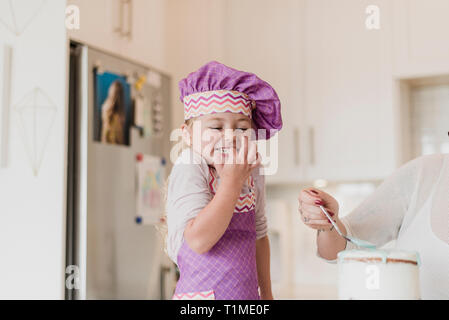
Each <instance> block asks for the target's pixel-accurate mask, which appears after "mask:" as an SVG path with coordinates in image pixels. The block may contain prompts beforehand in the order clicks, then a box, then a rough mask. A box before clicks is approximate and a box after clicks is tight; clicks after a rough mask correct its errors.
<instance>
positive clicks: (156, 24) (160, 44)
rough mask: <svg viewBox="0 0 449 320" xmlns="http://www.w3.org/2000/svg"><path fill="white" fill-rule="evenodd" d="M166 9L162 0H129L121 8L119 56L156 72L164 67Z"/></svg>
mask: <svg viewBox="0 0 449 320" xmlns="http://www.w3.org/2000/svg"><path fill="white" fill-rule="evenodd" d="M115 1H116V2H117V3H119V2H120V1H117V0H115ZM111 2H113V1H111ZM116 6H117V4H116ZM165 8H166V3H165V0H151V1H149V0H132V1H130V2H129V4H126V3H125V5H123V6H122V9H123V12H121V14H122V18H123V23H122V29H123V32H122V35H121V36H120V38H121V39H120V42H121V46H120V54H121V55H122V56H125V57H128V58H130V59H133V60H135V61H137V62H140V63H145V64H147V65H151V66H153V67H157V68H159V69H162V68H164V67H165V62H166V61H165V59H166V58H165V54H164V52H165V39H166V38H165V37H166V34H165V28H164V26H165V17H164V13H165ZM113 9H114V8H113ZM113 11H114V10H113ZM113 19H118V18H113ZM115 24H117V23H116V22H115ZM128 32H129V33H130V34H129V36H128V35H127V33H128ZM115 36H117V34H116V35H115Z"/></svg>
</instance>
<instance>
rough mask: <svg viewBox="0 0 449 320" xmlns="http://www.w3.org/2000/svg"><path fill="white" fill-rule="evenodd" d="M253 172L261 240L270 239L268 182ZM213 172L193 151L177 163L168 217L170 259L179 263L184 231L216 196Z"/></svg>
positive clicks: (171, 179)
mask: <svg viewBox="0 0 449 320" xmlns="http://www.w3.org/2000/svg"><path fill="white" fill-rule="evenodd" d="M258 172H259V170H257V169H256V170H253V172H252V173H251V175H252V176H253V179H254V185H255V189H256V190H255V191H256V205H255V215H256V233H257V239H260V238H262V237H264V236H266V235H267V218H266V215H265V179H264V176H262V175H259V173H258ZM209 181H210V172H209V167H208V164H207V163H206V161H205V159H204V158H203V157H201V155H199V154H198V153H196V152H194V151H192V150H191V149H185V150H183V152H182V153H181V155H180V156H179V158H178V159H177V160H176V162H175V164H174V166H173V169H172V171H171V173H170V176H169V178H168V189H167V201H166V213H167V229H168V230H167V238H166V248H167V253H168V256H169V257H170V258H171V259H172V260H173V261H174V262H175V263H177V256H178V251H179V249H180V248H181V245H182V243H183V241H184V230H185V227H186V225H187V223H188V222H189V220H191V219H193V218H195V217H196V215H197V214H198V213H199V212H200V211H201V210H202V209H203V208H204V207H206V206H207V204H208V203H209V202H210V201H211V200H212V198H213V194H212V192H211V190H210V188H209Z"/></svg>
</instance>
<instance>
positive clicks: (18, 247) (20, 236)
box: [0, 0, 67, 299]
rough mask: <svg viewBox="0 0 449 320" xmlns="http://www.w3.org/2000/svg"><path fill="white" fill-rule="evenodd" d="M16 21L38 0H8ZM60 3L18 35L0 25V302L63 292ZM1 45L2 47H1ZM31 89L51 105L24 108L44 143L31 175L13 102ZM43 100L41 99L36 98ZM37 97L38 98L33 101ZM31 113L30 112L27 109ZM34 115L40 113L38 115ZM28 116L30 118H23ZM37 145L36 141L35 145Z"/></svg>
mask: <svg viewBox="0 0 449 320" xmlns="http://www.w3.org/2000/svg"><path fill="white" fill-rule="evenodd" d="M1 2H2V3H1V9H0V13H1V18H3V19H5V21H9V20H8V19H10V18H11V15H10V14H9V13H8V12H7V11H6V9H7V8H8V6H5V5H7V4H8V1H3V0H2V1H1ZM12 3H13V4H14V5H13V6H14V8H15V11H14V14H15V17H16V19H17V22H18V23H19V24H23V23H24V22H26V21H28V16H32V15H33V13H34V10H35V9H36V10H37V9H38V7H39V4H40V3H41V1H34V0H33V1H27V2H25V1H20V2H17V1H13V2H12ZM65 3H66V2H65V1H61V0H48V1H46V2H44V6H43V7H42V8H41V9H40V10H39V11H38V13H37V15H36V16H35V18H34V19H33V20H31V22H30V24H29V26H28V27H27V28H26V29H25V30H24V32H23V33H22V34H21V35H20V36H16V35H14V34H12V33H11V32H10V31H9V30H7V29H6V28H5V27H4V25H0V45H3V44H5V43H7V44H9V45H11V46H12V47H13V50H14V54H13V69H12V92H11V100H12V101H11V102H12V107H11V114H10V115H11V117H10V128H11V131H10V139H9V146H10V148H9V166H8V167H7V168H6V169H0V299H13V298H20V299H34V298H39V299H60V298H63V297H64V263H65V252H64V243H65V192H66V188H65V162H66V159H65V154H66V143H65V142H66V60H67V50H66V30H65V26H64V19H65V13H64V12H65ZM1 49H3V48H1ZM36 87H39V88H40V89H41V90H42V91H43V92H46V94H47V95H48V97H49V98H50V100H51V101H52V103H53V104H54V107H55V111H56V113H55V118H54V122H53V125H52V126H51V129H50V130H49V131H46V130H45V128H48V124H49V123H51V122H49V121H50V120H51V117H50V116H51V114H49V113H45V111H43V112H42V110H40V111H38V112H37V116H38V118H37V119H38V120H37V122H36V123H37V126H36V128H37V130H36V134H34V133H33V131H32V130H31V128H32V115H33V112H32V109H28V110H27V111H28V112H27V111H25V110H24V115H25V116H24V118H25V119H26V120H25V121H28V123H27V127H26V129H28V130H31V131H28V132H26V136H27V137H28V138H31V139H30V140H28V141H30V145H32V144H33V141H34V137H35V138H36V139H37V143H38V144H40V142H41V141H45V137H43V135H45V134H46V133H47V132H48V133H49V135H48V140H47V144H46V146H45V151H44V153H43V157H42V163H41V166H40V170H39V171H38V174H37V175H35V174H34V172H33V170H32V169H31V166H30V162H29V158H28V155H27V152H26V148H25V146H24V139H22V136H21V134H22V133H23V132H24V131H23V129H22V128H21V122H20V121H21V120H20V113H19V112H18V111H16V109H15V105H16V104H17V103H19V102H20V100H21V98H22V97H23V96H24V95H26V94H28V93H29V92H31V91H32V90H33V89H34V88H36ZM39 100H44V101H39ZM42 102H45V99H42V97H41V98H40V99H38V101H37V103H38V104H40V103H42ZM30 112H31V113H30ZM41 116H42V117H41ZM30 120H31V121H30ZM40 147H41V146H39V148H40Z"/></svg>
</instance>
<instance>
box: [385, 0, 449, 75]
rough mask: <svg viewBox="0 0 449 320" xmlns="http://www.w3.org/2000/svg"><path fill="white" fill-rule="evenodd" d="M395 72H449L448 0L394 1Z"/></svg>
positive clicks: (419, 73) (407, 73) (398, 73)
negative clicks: (448, 38)
mask: <svg viewBox="0 0 449 320" xmlns="http://www.w3.org/2000/svg"><path fill="white" fill-rule="evenodd" d="M393 21H394V34H395V39H394V40H395V41H394V46H395V51H394V52H395V69H394V72H395V75H396V76H399V77H416V76H419V75H425V76H428V75H433V74H435V75H438V74H444V73H446V74H447V73H448V72H449V41H447V35H448V32H449V1H447V0H427V1H422V0H396V1H394V16H393Z"/></svg>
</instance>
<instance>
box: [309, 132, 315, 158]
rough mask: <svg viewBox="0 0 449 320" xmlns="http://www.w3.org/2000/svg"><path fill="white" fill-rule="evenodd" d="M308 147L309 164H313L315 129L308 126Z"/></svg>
mask: <svg viewBox="0 0 449 320" xmlns="http://www.w3.org/2000/svg"><path fill="white" fill-rule="evenodd" d="M309 139H310V141H309V148H310V165H312V166H313V165H315V130H314V128H313V127H310V128H309Z"/></svg>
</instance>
